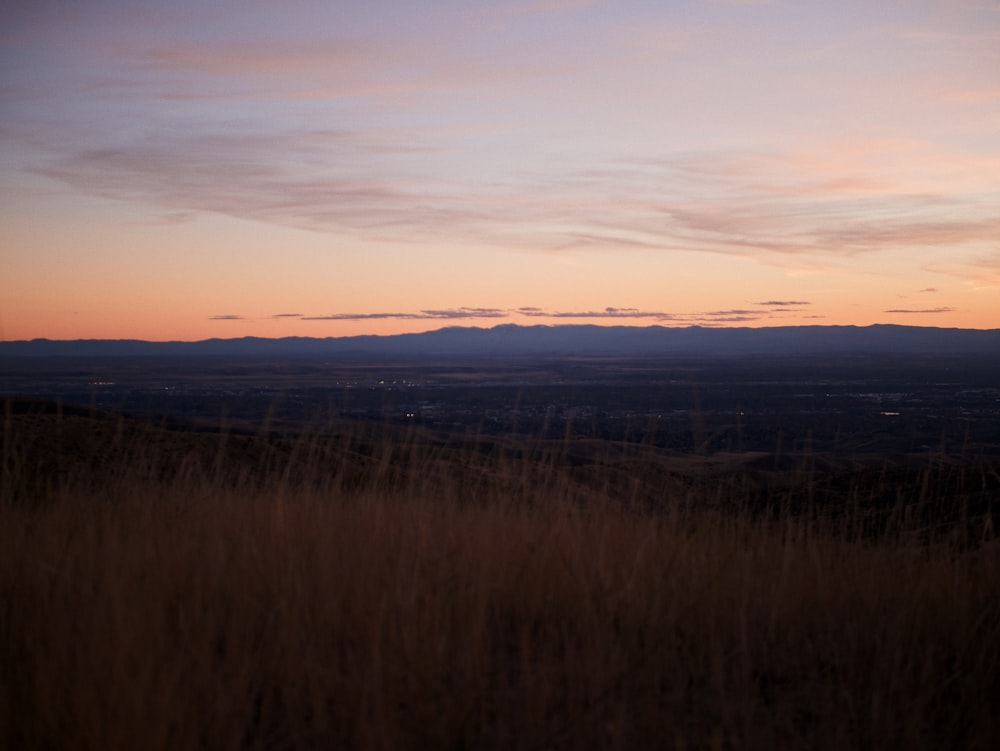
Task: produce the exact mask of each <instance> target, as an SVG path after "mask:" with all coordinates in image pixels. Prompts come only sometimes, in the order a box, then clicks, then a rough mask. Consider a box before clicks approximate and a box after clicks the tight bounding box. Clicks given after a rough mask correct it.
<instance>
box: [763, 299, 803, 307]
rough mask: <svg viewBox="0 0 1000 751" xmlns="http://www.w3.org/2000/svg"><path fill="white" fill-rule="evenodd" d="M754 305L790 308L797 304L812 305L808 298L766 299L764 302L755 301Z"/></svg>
mask: <svg viewBox="0 0 1000 751" xmlns="http://www.w3.org/2000/svg"><path fill="white" fill-rule="evenodd" d="M754 305H761V306H767V307H775V308H788V307H791V306H797V305H812V303H811V302H809V301H808V300H765V301H764V302H755V303H754Z"/></svg>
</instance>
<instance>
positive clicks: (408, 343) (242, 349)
mask: <svg viewBox="0 0 1000 751" xmlns="http://www.w3.org/2000/svg"><path fill="white" fill-rule="evenodd" d="M851 352H856V353H879V352H885V353H926V354H934V353H951V354H958V353H998V354H1000V329H988V330H982V329H949V328H935V327H920V326H896V325H887V324H879V325H873V326H778V327H770V328H703V327H699V326H691V327H687V328H668V327H664V326H646V327H640V326H594V325H561V326H544V325H539V326H519V325H515V324H503V325H499V326H495V327H493V328H478V327H457V326H453V327H447V328H442V329H438V330H436V331H429V332H425V333H419V334H396V335H390V336H374V335H368V336H348V337H326V338H317V337H282V338H273V339H269V338H260V337H241V338H233V339H205V340H202V341H195V342H182V341H169V342H152V341H143V340H136V339H76V340H52V339H32V340H30V341H9V342H0V358H23V357H84V358H103V357H248V358H257V357H262V358H273V357H325V356H345V357H347V356H350V357H421V356H430V355H452V356H477V357H484V356H485V357H491V356H493V357H502V356H514V355H553V356H556V355H584V356H585V355H594V356H599V355H619V356H628V355H671V354H678V355H684V354H689V355H709V354H796V353H802V354H806V353H831V354H833V353H851Z"/></svg>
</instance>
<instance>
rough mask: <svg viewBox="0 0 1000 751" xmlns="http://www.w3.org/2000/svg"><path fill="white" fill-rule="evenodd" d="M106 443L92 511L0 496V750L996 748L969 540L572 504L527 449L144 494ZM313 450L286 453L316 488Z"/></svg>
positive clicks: (211, 480)
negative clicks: (330, 476) (523, 453)
mask: <svg viewBox="0 0 1000 751" xmlns="http://www.w3.org/2000/svg"><path fill="white" fill-rule="evenodd" d="M9 436H10V433H9V434H8V442H7V449H6V450H7V452H8V456H6V457H5V460H6V461H7V464H8V474H12V473H13V474H16V472H17V471H20V470H19V469H18V466H20V465H19V464H18V462H21V463H23V457H21V455H19V454H18V455H16V454H15V452H14V449H13V448H11V446H13V439H12V438H10V437H9ZM415 447H416V442H412V443H411V445H410V447H409V448H408V449H406V450H407V451H409V452H410V454H407V456H409V458H410V459H411V460H413V461H416V460H415V458H414V456H412V455H411V454H412V453H413V452H414V451H416V450H417V449H416V448H415ZM126 448H127V449H128V451H131V452H133V453H122V454H121V455H120V457H119V459H118V460H116V461H120V462H121V463H123V464H126V463H127V464H128V466H127V467H126V466H121V467H119V468H118V469H119V471H118V472H117V474H115V476H116V477H120V478H123V479H122V480H121V481H120V482H117V483H112V484H111V485H109V486H108V487H106V488H103V489H101V490H100V492H97V491H95V490H94V489H93V488H92V487H91V486H90V485H88V484H86V483H80V484H78V485H74V484H73V483H72V482H67V481H63V482H60V483H56V484H53V485H51V486H47V487H48V490H46V492H45V493H44V494H43V495H42V496H38V497H34V498H33V502H31V503H28V502H26V501H25V498H23V497H18V498H16V499H14V497H13V493H11V492H8V497H7V498H6V499H5V500H4V501H3V502H0V665H2V666H3V668H2V670H0V746H4V747H6V748H53V749H62V748H74V749H119V748H145V749H175V748H193V749H197V748H203V749H285V748H326V747H329V748H359V749H367V748H371V749H390V748H393V749H394V748H477V749H478V748H484V749H488V748H504V749H507V748H514V749H517V748H525V749H547V748H551V749H557V748H662V747H668V748H712V749H714V748H751V749H757V748H775V747H784V748H817V749H824V748H830V749H833V748H837V749H841V748H907V749H921V748H928V749H931V748H984V749H986V748H992V747H994V744H995V742H996V739H997V737H1000V734H998V733H1000V720H998V718H997V708H998V707H1000V550H998V548H997V547H996V546H995V545H994V544H993V543H991V542H990V541H988V540H987V541H985V542H984V543H983V544H979V545H974V546H973V545H966V546H962V547H960V548H959V547H956V546H955V545H952V544H948V543H947V542H945V541H941V542H936V541H934V540H928V539H927V538H926V536H923V537H922V536H906V535H891V536H886V537H885V538H884V539H874V540H873V539H868V538H864V537H861V536H859V535H857V534H855V533H853V532H850V533H848V532H845V530H849V529H853V528H852V527H849V526H845V525H844V524H843V523H842V521H840V520H831V521H830V522H829V523H824V522H823V520H822V519H816V518H811V517H804V516H802V515H796V514H791V513H789V514H757V513H752V511H751V510H750V509H748V508H747V507H746V504H744V503H741V502H740V499H738V498H737V499H734V503H733V507H732V508H731V509H728V510H727V509H725V508H720V507H719V505H718V504H717V503H714V502H713V503H711V504H709V503H706V504H704V506H703V507H699V506H698V504H697V503H694V502H693V499H692V498H690V497H688V498H687V499H686V501H685V503H684V504H680V503H672V502H671V498H669V497H667V498H664V499H663V503H662V505H661V507H660V508H658V509H656V510H655V511H650V510H649V509H648V508H647V507H646V506H645V505H643V506H642V507H638V506H636V505H635V504H629V503H623V502H621V499H619V498H616V497H613V496H612V495H604V496H602V495H601V494H599V493H598V494H595V493H594V492H586V493H585V492H583V490H582V489H581V488H580V487H578V486H576V485H574V484H573V483H571V482H570V481H569V480H567V479H565V478H564V477H563V476H562V475H560V473H559V472H558V471H557V470H558V468H557V467H556V465H555V464H552V465H549V464H546V461H547V459H545V458H544V457H539V456H528V457H526V458H524V457H522V458H521V459H519V460H518V462H521V461H523V462H529V463H530V466H525V467H521V466H519V465H518V462H515V461H513V460H506V462H505V463H503V464H501V465H489V466H487V465H474V466H473V470H474V471H470V469H469V466H468V463H469V462H472V461H473V460H472V459H471V458H470V457H471V455H465V454H461V452H460V453H459V454H445V453H443V452H440V451H439V452H437V453H435V454H434V455H433V456H429V455H421V459H422V463H418V466H419V467H423V468H424V471H423V472H415V473H413V474H411V475H407V476H406V477H407V478H409V479H406V478H404V479H400V478H398V477H395V476H394V475H393V473H392V469H391V467H390V462H388V461H385V462H383V461H382V460H381V459H380V458H379V457H378V456H372V455H368V459H369V460H370V461H369V464H370V465H371V467H370V469H371V471H370V472H369V473H368V474H367V475H358V474H351V473H347V477H348V480H349V481H348V480H344V481H337V482H332V483H329V484H327V485H317V484H316V483H303V482H300V481H297V480H295V479H294V477H293V474H292V473H290V472H289V471H287V470H288V467H289V465H288V464H285V465H279V464H274V465H272V469H271V470H270V471H269V473H267V474H265V475H264V476H263V477H253V478H251V479H252V480H253V482H242V483H240V482H233V481H231V479H232V478H229V479H227V478H226V476H225V475H224V474H218V473H216V474H212V473H211V472H210V471H209V470H211V467H212V466H214V465H212V464H211V463H210V465H209V468H208V469H206V470H205V471H204V472H201V471H198V472H196V471H194V470H191V471H185V472H180V473H177V474H175V475H174V476H172V478H171V479H169V480H166V479H163V478H162V477H161V475H162V473H160V472H159V471H157V472H156V473H153V474H151V475H144V474H143V473H142V472H141V471H137V472H132V471H129V470H130V468H131V469H135V467H139V468H140V469H141V467H142V466H143V463H142V462H140V461H138V459H137V457H138V456H140V455H141V451H140V453H139V454H136V453H134V452H135V451H136V450H137V449H136V447H135V444H134V441H132V442H125V443H123V444H122V447H121V450H122V451H123V452H125V449H126ZM139 448H140V449H141V447H139ZM397 448H398V447H397ZM146 450H147V452H150V451H152V450H151V449H149V447H148V446H147V447H146ZM317 451H318V449H317V444H315V443H312V444H309V445H305V444H303V445H302V446H301V447H300V448H299V449H296V450H295V451H292V452H291V453H290V454H287V455H294V456H296V457H298V458H297V459H296V461H298V462H301V463H302V465H303V466H309V467H314V465H315V462H316V461H317V460H316V454H317ZM126 456H127V457H131V458H130V459H129V460H128V461H127V462H126V460H125V459H124V458H122V457H126ZM283 456H286V454H283ZM362 456H363V455H362V454H358V455H357V456H355V459H358V460H359V461H360V459H359V457H362ZM462 456H464V457H465V460H467V462H466V464H465V465H461V463H460V461H459V459H460V458H461V457H462ZM310 457H311V458H310ZM215 458H217V457H215ZM397 458H398V457H397ZM182 459H183V461H182ZM15 460H16V461H15ZM213 461H214V459H213ZM345 461H346V460H342V459H341V460H338V462H341V463H340V464H336V465H335V466H334V467H332V468H331V469H330V472H331V473H334V474H335V470H336V472H339V473H340V475H344V474H345V471H346V470H345V466H346V464H345ZM435 462H436V463H435ZM177 463H178V464H180V465H183V466H194V465H193V464H192V463H191V462H189V461H187V459H184V458H183V457H177ZM404 463H405V462H404ZM153 464H155V462H154V463H153ZM195 464H196V463H195ZM114 466H117V465H116V464H115V462H112V467H114ZM282 467H284V468H283V469H282ZM449 467H450V468H451V469H452V470H453V472H452V473H450V474H449V472H448V471H447V469H448V468H449ZM217 469H218V468H217V467H216V470H217ZM310 471H311V470H310ZM102 472H104V473H107V472H108V470H107V468H106V467H102ZM539 472H541V474H538V473H539ZM491 473H492V474H491ZM112 474H114V473H112ZM470 474H473V475H476V476H477V477H480V480H481V481H480V482H478V484H477V483H472V482H471V481H470V480H469V476H470ZM143 477H145V478H146V479H145V480H143V479H142V478H143ZM394 477H395V479H392V478H394ZM483 477H492V478H493V479H492V480H490V481H489V482H487V481H483V480H482V478H483ZM546 477H547V478H548V479H545V478H546ZM157 478H159V479H157ZM365 478H367V480H366V479H365ZM526 478H532V479H533V484H532V485H530V486H528V487H523V482H524V481H525V480H526ZM390 479H391V481H390ZM512 483H513V485H518V488H517V489H516V492H515V491H514V490H512ZM591 487H592V486H591ZM609 487H610V485H609ZM8 491H9V488H8Z"/></svg>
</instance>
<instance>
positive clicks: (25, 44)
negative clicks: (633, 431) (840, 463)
mask: <svg viewBox="0 0 1000 751" xmlns="http://www.w3.org/2000/svg"><path fill="white" fill-rule="evenodd" d="M220 8H221V10H220ZM998 70H1000V8H998V6H996V5H995V4H992V3H979V2H956V3H941V2H932V1H931V0H926V1H923V2H920V1H918V2H889V3H884V4H877V7H873V4H871V3H863V2H856V1H854V0H849V1H848V2H844V3H837V4H834V3H809V2H802V3H779V2H766V1H764V0H761V1H760V2H747V1H741V2H736V1H735V0H733V1H729V2H727V1H726V0H705V1H703V2H668V3H646V2H628V1H626V2H610V1H608V2H600V1H598V0H594V1H590V2H586V1H582V0H581V1H576V2H574V1H566V0H561V1H556V0H548V1H545V0H536V1H534V2H531V1H528V2H518V3H509V2H508V3H477V4H474V5H470V4H469V3H465V2H457V1H456V2H446V1H438V2H419V1H417V2H408V3H403V2H387V1H384V0H383V1H374V2H369V3H364V4H351V5H348V6H346V7H345V6H341V5H332V4H329V3H321V2H293V3H288V4H282V5H281V6H280V7H279V6H274V5H272V4H269V3H256V2H250V3H235V2H232V3H231V4H230V7H228V8H227V7H226V3H221V4H217V5H213V6H212V7H211V8H210V9H209V8H206V7H204V6H203V4H200V3H194V2H191V3H178V4H172V5H171V6H169V7H167V8H164V7H163V6H162V4H159V3H148V4H143V3H135V2H125V0H97V1H95V2H92V3H86V4H80V7H72V8H67V7H64V6H63V5H56V4H52V3H48V2H40V3H33V4H21V5H20V7H14V8H4V9H3V10H0V115H2V121H0V268H2V274H3V280H4V283H3V285H2V289H0V339H6V340H13V339H29V338H35V337H48V338H53V339H72V338H142V339H152V340H163V339H204V338H209V337H234V336H245V335H253V336H339V335H351V334H362V333H376V334H389V333H398V332H407V331H420V330H427V329H433V328H440V327H442V326H447V325H477V326H489V325H495V324H497V323H511V322H513V323H523V324H533V323H546V324H558V323H581V322H587V323H600V324H631V325H651V324H661V325H669V326H686V325H692V324H697V325H714V326H720V325H721V326H773V325H790V324H817V323H821V324H854V325H867V324H872V323H904V324H914V325H928V326H949V327H950V326H955V327H969V328H1000V129H998V128H997V127H996V124H997V123H1000V79H997V76H996V71H998Z"/></svg>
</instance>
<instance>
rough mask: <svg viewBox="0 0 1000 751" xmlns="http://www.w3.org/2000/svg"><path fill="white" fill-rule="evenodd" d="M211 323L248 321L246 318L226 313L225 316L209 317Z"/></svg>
mask: <svg viewBox="0 0 1000 751" xmlns="http://www.w3.org/2000/svg"><path fill="white" fill-rule="evenodd" d="M208 320H210V321H245V320H247V319H246V317H245V316H241V315H236V314H234V313H226V314H224V315H218V316H209V318H208Z"/></svg>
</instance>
